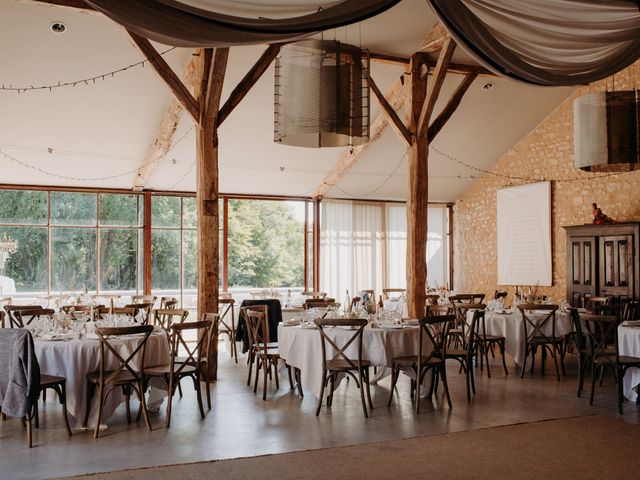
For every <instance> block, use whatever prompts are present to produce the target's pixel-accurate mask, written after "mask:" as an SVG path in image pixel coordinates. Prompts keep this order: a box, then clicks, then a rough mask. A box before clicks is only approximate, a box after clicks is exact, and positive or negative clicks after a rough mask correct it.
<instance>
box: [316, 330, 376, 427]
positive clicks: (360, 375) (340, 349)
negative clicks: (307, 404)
mask: <svg viewBox="0 0 640 480" xmlns="http://www.w3.org/2000/svg"><path fill="white" fill-rule="evenodd" d="M315 324H316V325H317V327H318V331H319V332H320V341H321V344H322V387H321V391H320V397H319V398H318V407H317V409H316V416H318V415H320V409H321V408H322V401H323V396H324V390H325V388H326V386H327V385H328V384H330V388H329V395H327V408H331V405H332V403H333V394H334V392H335V384H336V380H338V376H339V375H341V374H347V375H349V376H350V377H351V378H353V380H354V381H355V382H356V386H357V387H358V388H359V389H360V401H361V402H362V411H363V412H364V416H365V418H368V417H369V414H368V412H367V402H365V398H364V397H365V386H366V394H367V400H368V404H369V408H370V409H371V410H372V409H373V403H372V402H371V391H370V388H369V367H370V366H371V362H370V361H369V360H365V359H363V358H362V336H363V333H364V327H365V326H366V325H367V320H365V319H359V318H354V319H348V318H319V319H316V320H315ZM327 327H339V328H350V329H354V331H353V333H352V334H350V335H349V336H348V337H347V338H346V339H344V340H345V341H343V342H341V341H339V340H337V339H334V338H332V336H331V335H329V334H328V333H327V332H326V331H325V328H327ZM354 342H355V348H356V351H357V358H352V357H349V356H348V355H347V349H348V348H349V347H350V346H351V345H352V344H353V343H354ZM327 344H328V345H329V348H330V349H331V356H330V357H329V356H328V355H327Z"/></svg>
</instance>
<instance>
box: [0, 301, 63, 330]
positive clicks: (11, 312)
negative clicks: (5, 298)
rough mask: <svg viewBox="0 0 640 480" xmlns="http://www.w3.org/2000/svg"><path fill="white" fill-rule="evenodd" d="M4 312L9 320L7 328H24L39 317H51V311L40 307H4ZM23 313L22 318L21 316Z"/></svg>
mask: <svg viewBox="0 0 640 480" xmlns="http://www.w3.org/2000/svg"><path fill="white" fill-rule="evenodd" d="M3 308H4V311H5V312H6V314H7V319H8V320H9V328H24V326H25V325H29V323H31V321H32V320H34V319H35V318H38V316H39V315H49V316H50V315H53V313H54V312H53V310H50V309H44V308H42V307H41V306H40V305H5V306H4V307H3ZM22 312H25V313H24V316H23V315H22Z"/></svg>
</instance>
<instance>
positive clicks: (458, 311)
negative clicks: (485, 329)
mask: <svg viewBox="0 0 640 480" xmlns="http://www.w3.org/2000/svg"><path fill="white" fill-rule="evenodd" d="M483 300H484V294H483V293H461V294H458V295H450V296H449V302H450V303H451V308H452V309H453V313H454V315H455V317H456V319H455V322H454V325H453V328H451V331H450V332H449V338H448V341H449V342H450V343H451V346H452V347H453V348H461V347H462V345H463V343H464V338H465V337H466V336H467V332H466V328H467V319H466V314H467V309H468V308H467V307H468V306H469V305H471V304H481V303H482V301H483Z"/></svg>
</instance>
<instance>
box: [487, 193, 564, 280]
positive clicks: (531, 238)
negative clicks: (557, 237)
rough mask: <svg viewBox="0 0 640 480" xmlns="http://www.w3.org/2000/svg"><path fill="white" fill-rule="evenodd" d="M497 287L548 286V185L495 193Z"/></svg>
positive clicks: (549, 194) (549, 237)
mask: <svg viewBox="0 0 640 480" xmlns="http://www.w3.org/2000/svg"><path fill="white" fill-rule="evenodd" d="M497 208H498V214H497V228H498V284H500V285H540V286H551V284H552V270H551V183H550V182H540V183H532V184H529V185H521V186H517V187H507V188H501V189H500V190H498V191H497Z"/></svg>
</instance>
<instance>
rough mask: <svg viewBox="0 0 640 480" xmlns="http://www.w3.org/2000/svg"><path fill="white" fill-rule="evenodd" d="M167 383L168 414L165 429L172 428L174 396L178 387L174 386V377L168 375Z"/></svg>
mask: <svg viewBox="0 0 640 480" xmlns="http://www.w3.org/2000/svg"><path fill="white" fill-rule="evenodd" d="M165 381H166V382H167V412H166V417H167V418H166V419H165V423H164V424H165V427H166V428H169V427H170V426H171V407H172V404H173V395H174V394H175V390H176V387H175V385H174V384H173V382H174V378H173V375H167V376H166V377H165Z"/></svg>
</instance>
